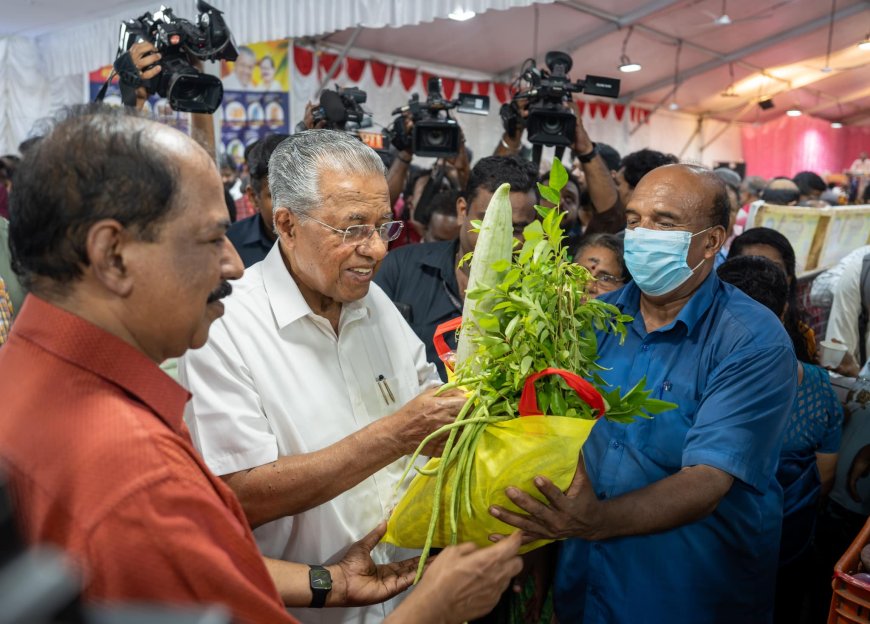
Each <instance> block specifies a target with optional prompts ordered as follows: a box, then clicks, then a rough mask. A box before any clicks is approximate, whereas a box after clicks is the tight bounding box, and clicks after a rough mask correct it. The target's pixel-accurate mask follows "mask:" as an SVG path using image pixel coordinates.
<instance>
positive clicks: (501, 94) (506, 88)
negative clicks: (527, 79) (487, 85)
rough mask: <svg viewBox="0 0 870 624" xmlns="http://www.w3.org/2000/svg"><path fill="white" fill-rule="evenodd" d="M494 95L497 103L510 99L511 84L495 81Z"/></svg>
mask: <svg viewBox="0 0 870 624" xmlns="http://www.w3.org/2000/svg"><path fill="white" fill-rule="evenodd" d="M495 97H496V98H498V102H499V104H506V103H507V102H510V99H511V86H510V85H509V84H507V83H504V82H497V83H495Z"/></svg>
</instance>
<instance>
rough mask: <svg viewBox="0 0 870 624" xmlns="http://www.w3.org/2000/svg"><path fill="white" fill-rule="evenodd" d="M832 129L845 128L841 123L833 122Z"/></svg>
mask: <svg viewBox="0 0 870 624" xmlns="http://www.w3.org/2000/svg"><path fill="white" fill-rule="evenodd" d="M831 127H832V128H842V127H843V124H842V123H840V122H839V121H832V122H831Z"/></svg>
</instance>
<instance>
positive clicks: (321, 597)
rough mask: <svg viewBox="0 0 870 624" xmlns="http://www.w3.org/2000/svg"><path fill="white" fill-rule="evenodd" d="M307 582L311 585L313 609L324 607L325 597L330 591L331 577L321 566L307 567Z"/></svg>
mask: <svg viewBox="0 0 870 624" xmlns="http://www.w3.org/2000/svg"><path fill="white" fill-rule="evenodd" d="M308 567H309V568H310V569H309V570H308V582H309V584H310V585H311V604H310V605H309V606H310V607H311V608H313V609H322V608H323V607H324V606H325V605H326V596H327V595H328V594H329V592H330V591H332V575H331V574H330V573H329V570H327V569H326V568H324V567H323V566H321V565H309V566H308Z"/></svg>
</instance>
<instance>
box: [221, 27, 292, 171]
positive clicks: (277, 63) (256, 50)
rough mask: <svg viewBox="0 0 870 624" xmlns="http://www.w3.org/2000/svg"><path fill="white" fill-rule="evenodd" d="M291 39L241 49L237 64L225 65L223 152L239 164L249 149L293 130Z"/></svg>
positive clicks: (223, 74) (223, 65) (223, 66)
mask: <svg viewBox="0 0 870 624" xmlns="http://www.w3.org/2000/svg"><path fill="white" fill-rule="evenodd" d="M291 46H292V42H291V41H290V40H288V39H282V40H280V41H265V42H262V43H254V44H249V45H240V46H238V51H239V56H238V58H237V59H236V61H235V62H229V61H222V62H221V80H222V81H223V85H224V99H223V102H222V103H221V112H222V119H223V122H222V124H221V149H222V151H223V152H224V153H226V154H227V155H229V156H230V158H232V159H233V160H234V161H235V162H236V164H237V165H241V164H242V163H243V162H244V154H245V148H246V147H247V146H249V145H250V144H251V143H254V142H255V141H257V140H259V139H261V138H262V137H264V136H266V135H267V134H273V133H285V134H289V130H290V95H289V91H290V71H289V66H288V63H289V60H288V54H287V51H288V49H291Z"/></svg>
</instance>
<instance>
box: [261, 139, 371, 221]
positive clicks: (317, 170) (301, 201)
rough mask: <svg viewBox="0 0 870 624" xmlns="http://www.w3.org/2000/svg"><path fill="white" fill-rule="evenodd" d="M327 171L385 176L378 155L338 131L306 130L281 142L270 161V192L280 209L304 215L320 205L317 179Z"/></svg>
mask: <svg viewBox="0 0 870 624" xmlns="http://www.w3.org/2000/svg"><path fill="white" fill-rule="evenodd" d="M327 171H332V172H336V173H338V174H339V175H341V174H345V175H347V174H351V175H379V176H384V175H386V170H385V168H384V163H383V162H382V161H381V157H380V156H378V153H377V152H376V151H375V150H373V149H372V148H370V147H369V146H368V145H366V144H365V143H363V142H362V141H360V140H359V139H357V138H356V137H354V136H352V135H350V134H348V133H347V132H339V131H337V130H306V131H305V132H300V133H299V134H294V135H293V136H291V137H290V138H288V139H286V140H285V141H283V142H282V143H281V144H280V145H279V146H278V147H276V148H275V151H274V152H272V156H271V158H269V190H270V191H271V192H272V204H273V205H274V207H275V209H274V212H275V213H277V212H278V210H280V209H281V208H286V209H288V210H290V211H291V212H293V213H295V214H298V215H301V216H305V215H307V214H308V213H309V212H311V211H312V210H316V209H317V208H318V207H319V206H320V203H321V198H320V176H321V175H322V174H324V173H326V172H327Z"/></svg>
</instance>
